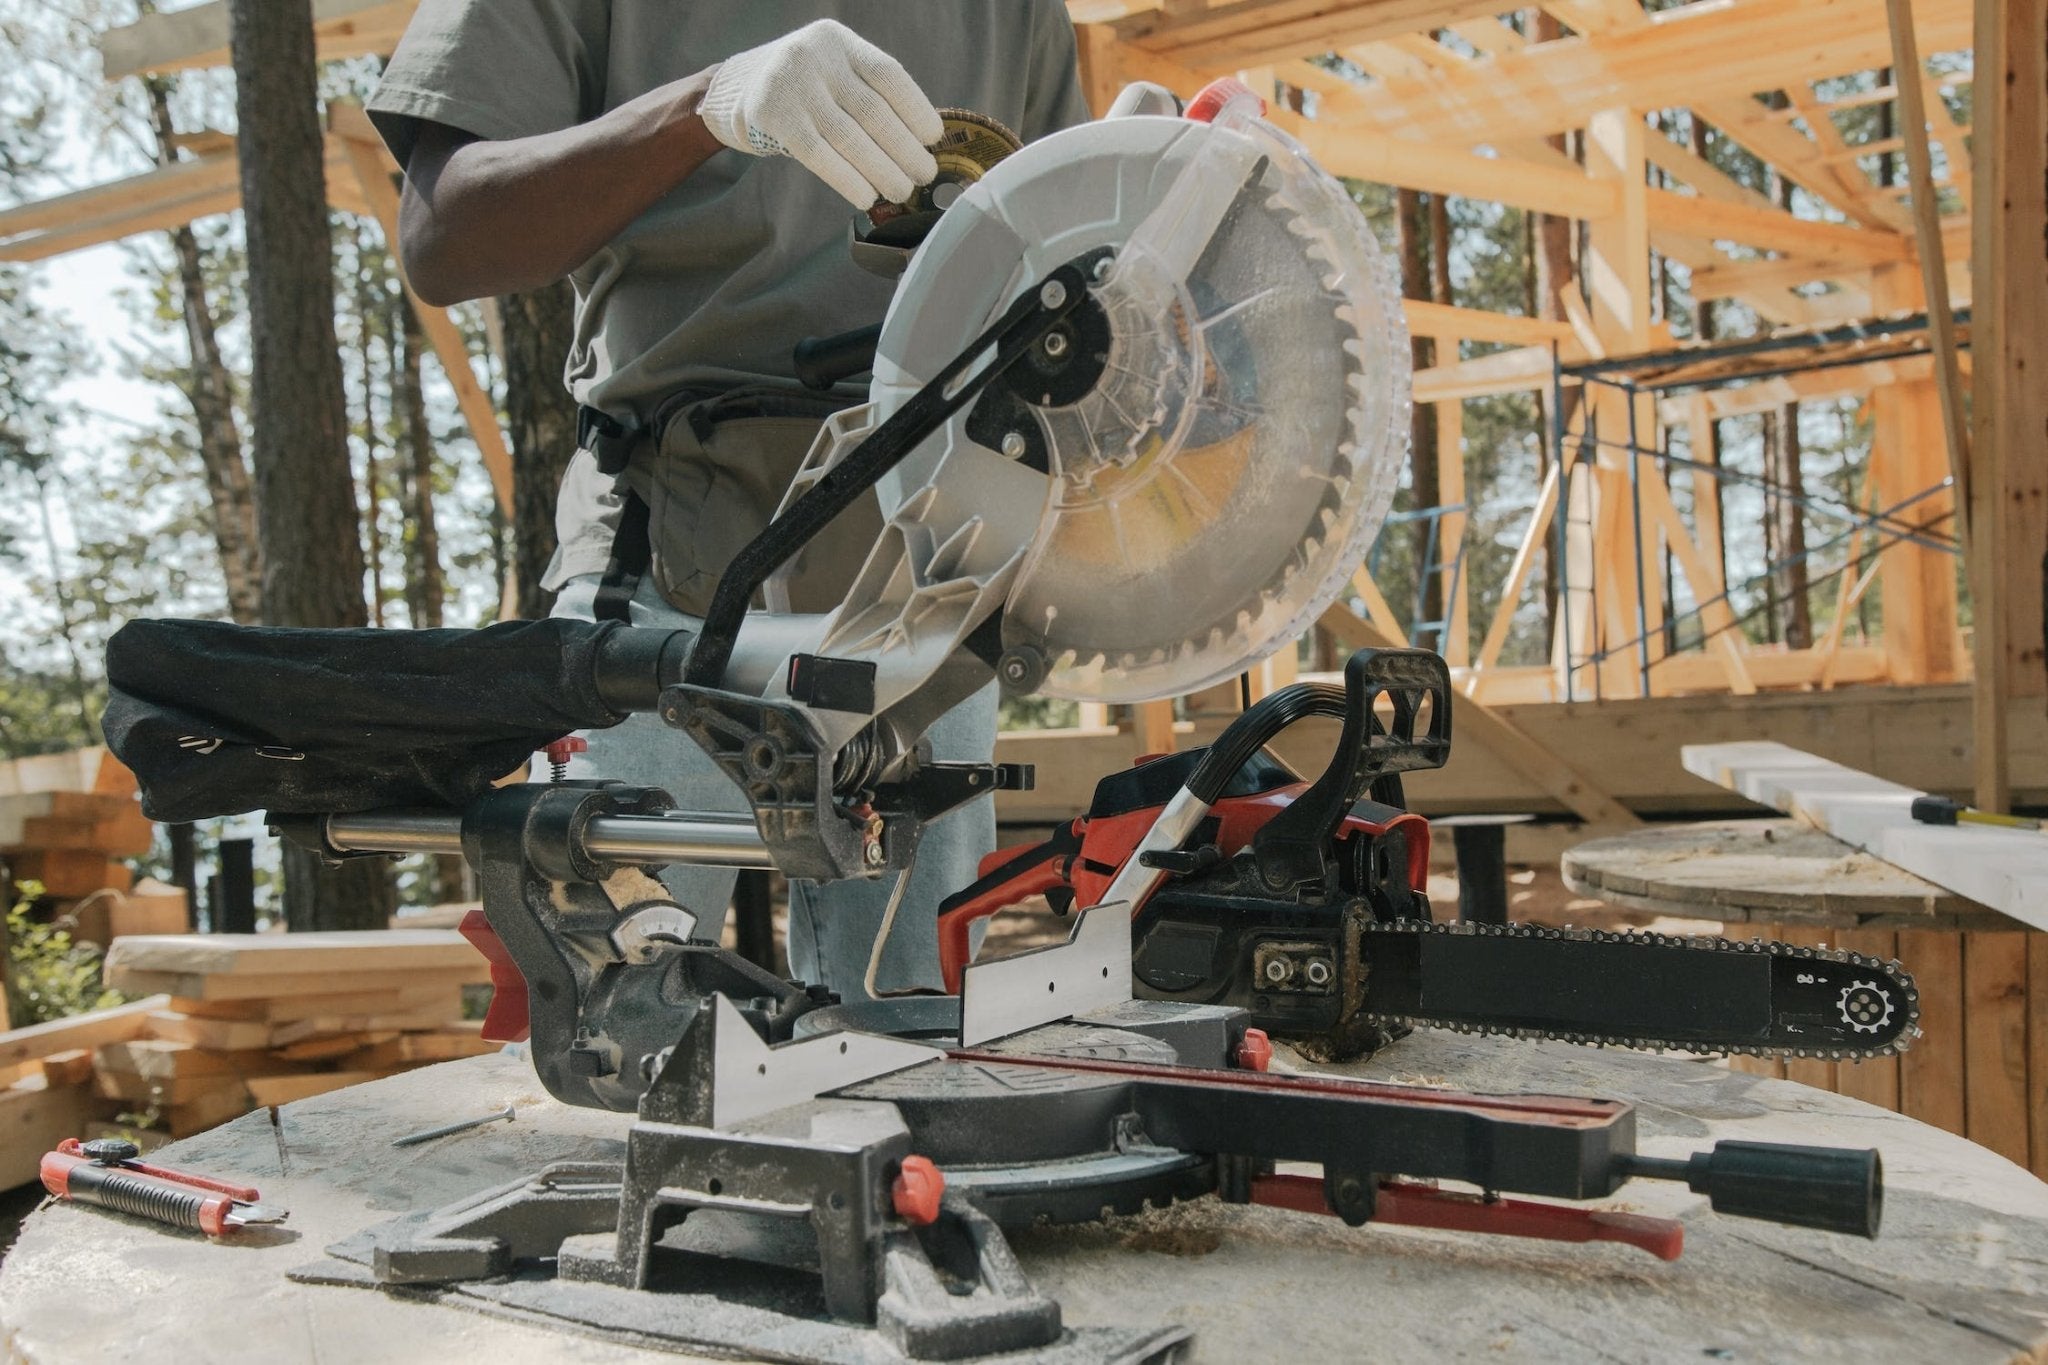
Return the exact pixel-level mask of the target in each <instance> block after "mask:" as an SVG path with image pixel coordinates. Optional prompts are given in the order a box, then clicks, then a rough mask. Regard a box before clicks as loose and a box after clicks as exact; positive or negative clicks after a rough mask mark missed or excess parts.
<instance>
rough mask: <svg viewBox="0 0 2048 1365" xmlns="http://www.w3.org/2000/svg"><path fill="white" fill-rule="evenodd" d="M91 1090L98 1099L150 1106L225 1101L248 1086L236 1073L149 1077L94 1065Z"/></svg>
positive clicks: (245, 1089)
mask: <svg viewBox="0 0 2048 1365" xmlns="http://www.w3.org/2000/svg"><path fill="white" fill-rule="evenodd" d="M92 1080H93V1090H94V1091H95V1092H96V1093H97V1094H98V1095H99V1096H100V1097H101V1098H102V1099H109V1100H123V1101H125V1102H126V1103H128V1104H129V1105H131V1106H136V1107H139V1108H144V1109H150V1108H159V1107H163V1106H167V1105H189V1104H206V1103H212V1102H215V1101H220V1102H225V1101H226V1100H227V1099H228V1098H229V1097H231V1096H240V1097H246V1096H247V1094H248V1087H247V1085H245V1084H244V1082H243V1080H242V1078H241V1077H239V1076H179V1077H173V1078H171V1079H169V1080H152V1079H150V1078H149V1077H146V1076H137V1075H135V1074H134V1073H133V1072H128V1071H112V1070H108V1069H105V1068H103V1067H100V1066H99V1065H98V1064H97V1063H95V1064H94V1067H93V1073H92Z"/></svg>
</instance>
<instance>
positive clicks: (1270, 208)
mask: <svg viewBox="0 0 2048 1365" xmlns="http://www.w3.org/2000/svg"><path fill="white" fill-rule="evenodd" d="M1105 248H1107V250H1108V253H1109V259H1108V260H1107V262H1106V263H1105V264H1104V265H1103V266H1102V267H1101V268H1100V270H1099V271H1098V273H1097V274H1096V275H1095V276H1094V284H1093V286H1092V288H1091V295H1092V297H1091V300H1090V304H1089V306H1090V308H1091V309H1092V310H1093V317H1092V318H1091V319H1090V320H1089V321H1088V322H1087V323H1086V324H1085V325H1084V324H1079V323H1077V325H1076V326H1075V327H1070V328H1067V329H1065V330H1063V331H1062V332H1061V333H1060V335H1059V338H1058V344H1059V345H1061V346H1062V347H1066V348H1069V351H1070V354H1072V355H1081V354H1084V353H1085V354H1086V355H1087V356H1088V358H1089V361H1090V368H1091V369H1092V368H1095V367H1096V366H1097V364H1098V363H1099V370H1100V373H1099V375H1096V376H1094V378H1093V382H1092V383H1088V384H1086V385H1083V386H1075V385H1072V384H1065V383H1061V384H1050V385H1048V384H1044V383H1041V382H1039V377H1040V375H1041V374H1042V373H1043V372H1045V370H1046V368H1047V367H1040V366H1035V365H1034V364H1033V363H1032V362H1031V361H1029V360H1027V361H1020V362H1019V363H1018V365H1017V366H1015V367H1013V369H1012V370H1011V371H1010V372H1009V374H1007V375H1006V376H1004V377H1003V378H1002V379H999V380H998V381H997V383H996V385H995V386H992V388H991V390H990V391H989V392H988V393H986V394H984V395H983V397H982V398H981V399H980V400H978V402H977V404H976V405H974V406H972V407H971V408H970V409H969V410H968V411H966V412H963V414H962V415H961V416H959V417H957V418H956V419H955V420H954V422H953V423H952V424H951V426H950V427H949V429H948V435H947V436H946V437H945V438H944V440H943V442H936V443H933V447H932V454H931V455H930V456H929V457H928V458H929V459H930V460H933V461H936V460H937V459H938V458H939V452H940V451H942V450H950V451H952V452H953V453H954V457H959V456H961V455H964V454H966V450H965V449H964V447H972V448H976V449H979V450H980V451H981V455H980V456H977V457H976V458H977V459H978V460H979V461H980V463H978V464H976V465H975V467H976V468H978V469H980V470H982V471H984V472H983V473H982V474H981V475H980V476H979V477H980V479H981V483H982V487H981V493H982V495H983V496H987V497H995V498H999V499H1000V500H1001V504H1000V505H989V504H983V505H982V506H981V508H980V509H979V518H978V519H979V530H978V532H975V533H974V534H973V535H969V534H968V532H967V531H966V530H965V529H964V528H965V526H966V525H967V523H965V522H963V523H962V525H963V530H962V531H961V532H960V533H959V534H957V535H953V536H950V538H948V539H947V540H946V542H945V544H944V545H943V546H940V545H936V544H935V545H933V546H930V547H925V548H922V549H920V550H919V554H920V555H921V556H922V557H923V558H924V559H929V560H931V561H932V563H934V564H937V565H941V566H944V567H946V568H947V569H948V570H949V571H950V570H952V569H953V567H954V566H955V563H956V561H958V562H963V563H964V562H967V560H968V559H970V558H972V557H974V556H991V555H993V554H995V553H996V551H995V549H994V548H993V546H994V544H996V543H998V542H1000V543H1004V544H1012V543H1013V544H1016V545H1017V546H1018V547H1019V549H1020V551H1021V554H1020V556H1019V558H1018V560H1017V561H1016V567H1015V570H1014V573H1011V574H1008V575H1007V583H1006V585H1005V587H1004V589H1003V590H1004V592H1005V605H1004V609H1003V618H1002V643H1003V646H1004V648H1005V649H1006V650H1012V651H1016V652H1017V653H1018V654H1019V655H1021V656H1024V657H1027V658H1033V659H1035V660H1036V661H1037V662H1038V663H1039V664H1040V665H1042V668H1037V669H1033V670H1031V671H1032V672H1034V673H1036V674H1037V675H1038V676H1039V677H1040V678H1041V679H1042V680H1041V681H1040V682H1039V684H1038V686H1037V688H1036V689H1035V690H1038V691H1041V692H1044V693H1047V694H1049V695H1053V696H1059V697H1069V698H1075V699H1079V700H1091V701H1107V702H1132V701H1144V700H1150V699H1153V698H1158V697H1168V696H1178V695H1182V694H1185V693H1188V692H1192V691H1196V690H1199V689H1200V688H1202V687H1206V686H1209V685H1211V684H1213V683H1216V682H1220V681H1222V680H1224V679H1226V678H1228V677H1230V676H1231V675H1232V674H1234V673H1236V672H1238V671H1240V670H1242V669H1244V668H1246V667H1248V666H1250V665H1252V664H1254V663H1256V662H1258V661H1259V660H1261V659H1264V658H1266V657H1267V656H1269V655H1271V654H1272V653H1273V652H1275V651H1276V650H1278V649H1280V648H1282V647H1284V646H1288V645H1290V644H1292V642H1293V641H1295V640H1296V639H1298V638H1299V637H1300V636H1301V635H1302V634H1303V633H1305V632H1306V631H1307V629H1308V628H1309V627H1310V626H1311V625H1312V624H1313V623H1314V621H1315V619H1316V617H1317V616H1319V615H1320V614H1321V612H1322V611H1323V610H1324V609H1325V608H1327V607H1328V606H1329V605H1330V603H1331V602H1333V601H1334V600H1336V598H1337V596H1338V595H1339V594H1340V593H1342V592H1343V591H1344V590H1345V587H1346V586H1347V584H1348V583H1349V581H1350V578H1351V575H1352V574H1353V573H1354V572H1355V571H1356V570H1357V568H1358V565H1359V564H1360V563H1361V562H1362V561H1363V559H1364V556H1365V553H1366V550H1367V549H1368V548H1369V547H1370V544H1371V541H1372V538H1373V536H1374V535H1376V534H1377V532H1378V529H1379V526H1380V524H1381V522H1382V521H1383V520H1384V519H1385V516H1386V513H1387V509H1388V507H1389V505H1390V504H1391V501H1392V498H1393V494H1394V489H1395V486H1396V485H1397V484H1398V482H1399V479H1400V473H1401V466H1402V463H1403V461H1404V453H1405V450H1406V447H1407V435H1408V402H1409V386H1410V365H1409V358H1408V339H1407V331H1406V326H1405V323H1404V320H1403V317H1402V314H1401V310H1400V301H1399V297H1398V294H1397V291H1396V289H1395V287H1394V282H1393V278H1392V272H1391V271H1390V270H1389V269H1387V267H1386V265H1385V262H1384V261H1383V259H1382V256H1381V253H1380V251H1379V249H1378V247H1377V246H1376V244H1375V243H1374V242H1373V240H1372V237H1371V235H1370V231H1369V229H1368V228H1367V226H1366V224H1365V221H1364V218H1363V216H1362V215H1361V214H1360V213H1359V211H1358V209H1357V207H1356V205H1354V204H1353V203H1352V202H1351V199H1350V197H1349V196H1348V195H1347V194H1346V193H1345V191H1344V190H1343V188H1342V187H1341V186H1340V185H1338V184H1337V183H1336V182H1335V181H1334V180H1332V179H1331V178H1330V177H1329V176H1327V175H1325V174H1324V173H1323V172H1322V171H1321V170H1320V169H1319V168H1317V167H1316V166H1315V164H1314V163H1313V162H1312V161H1310V160H1309V159H1308V158H1307V157H1306V155H1305V154H1303V153H1302V151H1301V149H1300V148H1299V147H1298V146H1297V145H1296V144H1294V143H1293V142H1292V141H1291V140H1290V139H1288V138H1287V137H1286V136H1285V135H1284V134H1282V133H1280V132H1279V131H1278V130H1277V129H1274V128H1273V127H1272V126H1271V125H1269V124H1266V123H1264V122H1263V121H1262V120H1257V119H1243V118H1236V117H1233V116H1231V115H1225V116H1224V117H1223V118H1220V119H1219V120H1218V121H1217V122H1216V123H1214V124H1203V123H1195V122H1190V121H1188V120H1185V119H1179V118H1159V117H1146V116H1139V117H1131V118H1118V119H1110V120H1106V121H1103V122H1099V123H1092V124H1084V125H1081V126H1079V127H1076V128H1072V129H1068V130H1066V131H1064V132H1061V133H1056V134H1054V135H1052V136H1051V137H1048V138H1045V139H1043V140H1041V141H1039V142H1037V143H1034V144H1032V145H1030V146H1027V147H1025V148H1024V149H1023V150H1022V151H1019V152H1017V153H1016V154H1014V155H1013V156H1010V157H1008V158H1007V159H1005V160H1004V161H1003V162H1002V163H1001V164H1000V165H998V166H996V167H995V168H994V169H992V170H991V171H990V172H989V173H988V174H987V175H986V176H985V177H984V178H983V179H982V180H981V181H980V182H978V183H977V184H975V185H973V186H972V187H971V188H970V189H969V191H968V193H967V194H966V195H964V196H963V198H962V199H961V201H960V202H959V204H957V205H956V206H955V207H954V208H953V209H951V210H950V211H948V213H947V214H946V215H945V219H944V221H943V222H941V223H940V224H939V226H938V227H937V228H936V229H935V230H934V231H933V233H932V235H931V237H930V238H929V239H928V240H927V241H926V243H925V245H924V246H923V248H922V249H921V251H920V253H919V256H918V259H917V260H916V261H915V263H914V264H913V268H912V269H911V271H910V272H909V273H908V274H907V275H906V276H905V278H904V283H903V286H902V288H901V289H900V290H899V294H898V297H897V300H896V303H895V305H894V307H893V308H892V310H891V315H890V322H889V324H888V326H887V327H885V329H884V332H883V337H882V341H881V345H880V347H879V350H878V356H877V364H876V367H875V374H876V383H875V386H874V393H875V397H876V402H877V411H878V412H879V413H880V414H882V415H884V416H886V415H887V414H888V413H889V412H890V411H892V410H893V409H894V408H895V407H897V406H899V405H900V404H901V403H902V402H905V401H907V400H908V398H909V396H910V395H911V394H912V393H914V392H915V391H916V389H917V387H918V386H920V385H921V384H923V383H924V382H926V381H927V380H928V379H929V378H930V376H931V375H933V374H935V373H937V372H938V370H939V369H941V368H942V367H943V366H944V364H945V363H947V362H948V361H949V360H950V359H951V358H952V357H953V356H954V355H957V354H958V351H959V349H960V348H961V347H962V346H965V345H966V344H967V343H968V342H969V340H970V339H971V338H972V337H973V336H974V335H975V334H977V333H978V332H979V331H980V330H981V329H982V328H984V327H986V326H987V325H988V324H989V322H990V321H991V320H992V319H993V318H995V317H996V316H998V315H999V314H1000V313H1001V312H1002V310H1003V309H1004V308H1005V307H1007V306H1008V305H1009V303H1010V301H1011V300H1012V299H1013V298H1014V297H1015V296H1016V294H1017V291H1018V290H1020V289H1023V288H1025V287H1029V286H1030V285H1031V284H1032V282H1034V281H1037V280H1042V279H1044V278H1045V277H1046V276H1047V275H1048V274H1050V273H1051V272H1052V271H1053V270H1054V269H1055V268H1057V267H1058V266H1060V265H1062V264H1065V263H1068V262H1073V261H1082V260H1093V259H1095V258H1096V257H1097V256H1099V255H1100V254H1101V253H1102V252H1103V249H1105ZM1077 317H1078V315H1077ZM1097 323H1100V324H1103V325H1100V326H1098V325H1096V324H1097ZM1104 336H1106V338H1107V340H1106V343H1104V344H1102V345H1101V347H1100V349H1099V350H1098V349H1097V346H1098V342H1099V341H1101V338H1102V337H1104ZM1048 340H1049V341H1050V340H1053V339H1052V338H1048ZM1050 368H1051V369H1057V368H1058V366H1057V365H1054V366H1052V367H1050ZM1068 373H1071V369H1069V371H1068ZM997 389H1000V390H1002V392H1000V393H998V392H997ZM998 447H1000V448H1001V452H1002V454H1001V456H998V455H997V449H998ZM1003 457H1007V458H1003ZM990 460H994V461H995V463H994V464H993V465H992V464H990V463H989V461H990ZM1024 465H1028V466H1029V468H1030V470H1041V471H1042V475H1041V476H1034V477H1042V483H1039V484H1038V485H1036V487H1037V488H1038V489H1040V490H1042V493H1043V501H1042V503H1041V504H1040V505H1039V506H1038V507H1037V508H1034V509H1024V508H1021V507H1018V506H1016V505H1014V504H1015V501H1016V499H1017V498H1018V497H1019V495H1020V494H1021V492H1022V490H1023V487H1024V486H1025V485H1024V484H1022V483H1020V481H1019V479H1018V477H1017V476H1019V475H1024V474H1027V473H1028V472H1029V471H1028V470H1026V469H1024V468H1020V467H1019V466H1024ZM932 467H936V466H935V465H934V466H932ZM928 477H930V471H929V468H927V465H926V462H925V460H922V459H918V460H911V461H907V462H906V463H905V465H904V466H903V468H902V470H900V471H899V472H898V474H896V475H894V476H892V481H885V483H884V486H883V488H882V490H881V491H882V493H883V496H884V503H885V507H886V506H891V505H895V504H896V503H899V502H902V500H904V499H910V500H911V502H912V503H915V502H916V498H917V497H918V496H920V495H918V494H917V493H916V490H917V489H918V488H919V486H920V484H921V482H922V481H923V480H924V479H926V478H928ZM999 488H1000V489H1001V490H1002V491H1001V492H1000V493H999V492H997V490H998V489H999ZM936 495H937V493H936V486H933V488H931V489H929V490H927V492H926V494H924V495H922V496H928V497H929V496H936ZM906 505H909V504H906ZM920 506H921V504H920ZM923 515H924V513H922V512H917V513H915V514H912V515H909V516H907V517H904V518H899V519H900V520H903V522H904V525H903V527H902V528H901V529H902V532H903V533H904V534H905V535H910V534H912V533H913V532H915V533H916V534H918V535H924V534H927V533H926V532H923V531H920V530H918V529H917V528H918V525H919V521H920V518H921V517H922V516H923ZM946 515H947V516H949V517H952V518H953V519H954V520H958V519H959V517H961V516H964V515H965V512H964V509H963V510H961V511H959V512H957V513H956V512H953V511H948V512H947V513H946ZM1033 516H1035V517H1036V525H1035V529H1030V528H1031V526H1032V523H1031V521H1030V518H1031V517H1033ZM948 524H950V523H948ZM1013 536H1014V540H1012V539H1011V537H1013ZM915 544H917V545H919V546H922V544H923V542H922V541H916V542H915ZM990 562H993V561H992V560H991V561H990ZM927 576H929V577H931V578H933V580H934V581H935V582H936V581H938V580H939V578H940V577H941V575H938V574H936V573H932V572H930V571H927ZM913 624H914V623H913ZM905 629H909V627H907V626H906V627H905Z"/></svg>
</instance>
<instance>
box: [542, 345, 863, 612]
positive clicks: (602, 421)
mask: <svg viewBox="0 0 2048 1365" xmlns="http://www.w3.org/2000/svg"><path fill="white" fill-rule="evenodd" d="M852 405H853V400H848V399H846V398H843V397H839V396H837V395H833V394H813V393H792V392H790V391H788V390H786V389H779V388H771V387H766V386H762V387H753V388H740V389H703V388H693V389H683V390H679V391H678V392H676V393H673V394H671V395H669V397H667V398H665V399H664V400H662V402H661V404H660V405H659V406H658V407H657V408H656V409H655V410H654V415H653V417H652V418H651V419H650V420H649V421H648V422H647V423H646V424H645V425H644V426H640V425H635V424H632V423H629V422H622V421H620V420H619V419H617V418H615V417H612V416H611V415H609V414H608V413H604V412H600V411H599V410H598V409H596V408H593V407H587V406H585V407H579V408H578V409H577V410H576V440H577V444H578V445H579V446H580V447H582V448H583V449H585V450H588V451H589V452H590V453H591V455H592V456H594V457H595V458H596V460H597V467H598V469H599V470H600V471H601V472H603V473H605V474H608V475H610V476H611V477H612V479H613V480H614V481H615V483H614V486H615V487H616V488H617V489H618V491H619V494H620V499H621V507H620V515H619V525H618V529H617V531H615V532H614V533H613V537H612V548H611V555H610V557H609V558H608V560H607V561H606V564H605V569H604V575H603V577H602V579H601V580H600V582H599V584H598V590H597V599H596V602H595V605H594V608H593V610H594V613H595V615H596V618H597V619H598V620H600V621H626V620H629V619H630V608H631V603H632V601H633V596H634V594H635V593H636V592H638V591H639V587H640V580H641V579H642V578H644V577H645V576H646V575H647V572H648V570H649V569H650V568H651V567H652V564H653V558H654V534H653V530H654V528H653V527H652V525H651V520H652V509H651V508H650V506H649V504H648V502H647V499H645V498H643V497H642V496H641V495H640V493H639V491H638V490H637V489H635V488H634V487H633V486H632V484H631V483H630V482H629V481H628V480H627V478H626V473H627V469H628V467H629V466H631V465H632V464H633V462H634V460H635V459H636V458H639V459H646V458H655V457H658V455H659V451H660V448H661V445H662V439H663V436H664V433H666V432H667V431H668V429H669V427H670V425H671V424H672V423H675V422H686V423H688V424H689V426H690V429H691V432H692V434H693V435H695V437H696V438H697V440H698V442H699V443H704V442H708V441H709V440H710V439H711V435H712V433H713V432H714V431H715V430H716V429H717V428H718V426H719V425H720V424H722V423H725V422H736V421H747V420H753V419H761V418H789V419H799V420H804V421H815V422H820V423H822V422H824V421H825V420H826V419H827V418H829V417H831V416H833V415H834V414H835V413H838V412H841V411H843V410H845V409H846V408H848V407H850V406H852Z"/></svg>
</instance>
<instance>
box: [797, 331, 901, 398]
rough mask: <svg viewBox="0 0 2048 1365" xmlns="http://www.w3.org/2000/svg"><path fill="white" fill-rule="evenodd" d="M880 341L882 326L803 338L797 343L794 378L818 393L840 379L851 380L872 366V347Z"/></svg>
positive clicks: (873, 356)
mask: <svg viewBox="0 0 2048 1365" xmlns="http://www.w3.org/2000/svg"><path fill="white" fill-rule="evenodd" d="M881 339H882V324H881V323H879V322H878V323H876V324H875V325H874V326H872V327H858V328H855V329H854V330H853V331H851V332H841V333H840V334H839V335H838V336H831V337H806V338H804V339H803V340H802V341H799V342H798V343H797V344H796V353H795V361H796V377H797V381H798V382H799V383H801V384H802V385H803V386H804V387H805V388H807V389H816V390H819V391H820V392H822V391H824V390H825V389H829V388H831V387H832V386H833V385H834V384H837V383H838V382H839V381H840V380H842V379H851V378H853V377H854V376H855V375H857V374H861V373H864V372H866V371H868V370H871V369H873V368H874V367H875V344H876V343H877V342H879V341H880V340H881Z"/></svg>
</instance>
